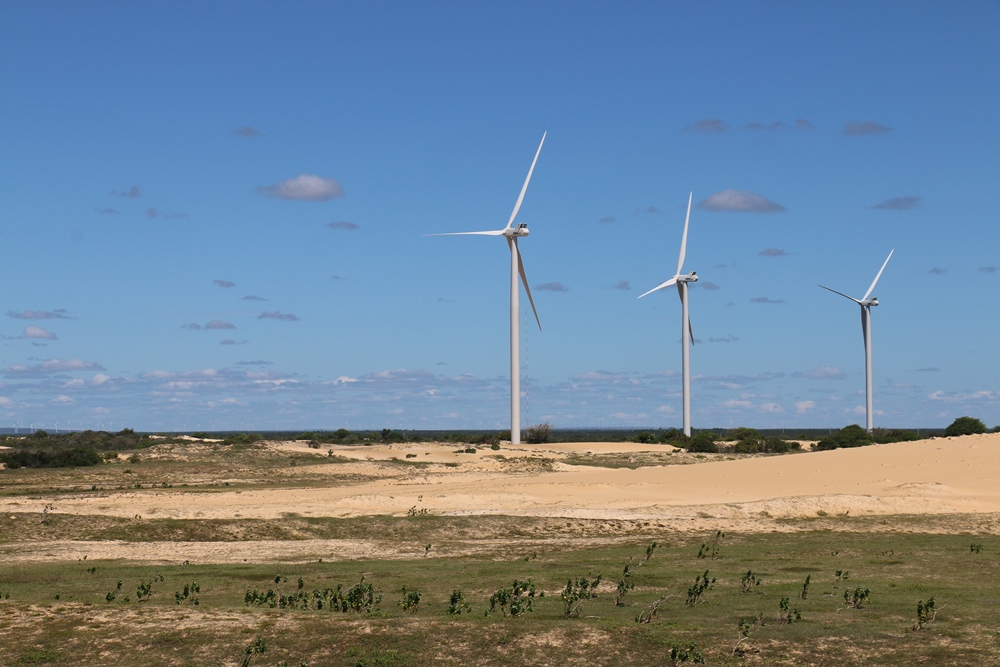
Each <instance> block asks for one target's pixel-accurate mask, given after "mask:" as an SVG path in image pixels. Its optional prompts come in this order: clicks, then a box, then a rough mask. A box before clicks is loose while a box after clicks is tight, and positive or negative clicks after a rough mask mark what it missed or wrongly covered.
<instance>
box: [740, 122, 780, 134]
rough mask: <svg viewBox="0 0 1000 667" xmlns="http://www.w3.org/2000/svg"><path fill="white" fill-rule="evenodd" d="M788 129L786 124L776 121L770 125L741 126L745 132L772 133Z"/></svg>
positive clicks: (750, 124)
mask: <svg viewBox="0 0 1000 667" xmlns="http://www.w3.org/2000/svg"><path fill="white" fill-rule="evenodd" d="M787 128H788V123H786V122H785V121H783V120H776V121H774V122H771V123H756V122H752V123H747V124H746V125H744V126H743V129H744V130H746V131H747V132H774V131H776V130H784V129H787Z"/></svg>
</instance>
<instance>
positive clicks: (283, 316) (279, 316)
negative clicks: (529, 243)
mask: <svg viewBox="0 0 1000 667" xmlns="http://www.w3.org/2000/svg"><path fill="white" fill-rule="evenodd" d="M257 319H258V320H285V321H286V322H297V321H298V320H299V317H298V316H297V315H292V314H291V313H282V312H279V311H277V310H275V311H273V312H270V313H261V314H260V315H258V316H257Z"/></svg>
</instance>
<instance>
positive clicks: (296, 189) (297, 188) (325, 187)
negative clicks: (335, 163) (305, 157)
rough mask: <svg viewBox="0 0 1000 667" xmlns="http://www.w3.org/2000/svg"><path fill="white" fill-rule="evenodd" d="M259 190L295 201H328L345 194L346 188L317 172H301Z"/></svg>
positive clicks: (262, 186)
mask: <svg viewBox="0 0 1000 667" xmlns="http://www.w3.org/2000/svg"><path fill="white" fill-rule="evenodd" d="M257 192H259V193H260V194H262V195H266V196H268V197H274V198H276V199H291V200H295V201H327V200H329V199H333V198H335V197H343V196H344V188H342V187H341V185H340V183H338V182H337V181H335V180H333V179H332V178H323V177H322V176H316V175H315V174H300V175H298V176H296V177H295V178H289V179H287V180H284V181H281V182H279V183H275V184H273V185H261V186H258V187H257Z"/></svg>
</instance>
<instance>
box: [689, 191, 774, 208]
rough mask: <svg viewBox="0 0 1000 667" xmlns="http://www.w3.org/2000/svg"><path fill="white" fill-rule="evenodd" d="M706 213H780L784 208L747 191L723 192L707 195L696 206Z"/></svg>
mask: <svg viewBox="0 0 1000 667" xmlns="http://www.w3.org/2000/svg"><path fill="white" fill-rule="evenodd" d="M698 206H699V208H703V209H705V210H706V211H735V212H738V213H781V212H782V211H785V210H786V209H785V207H784V206H782V205H781V204H779V203H777V202H773V201H771V200H770V199H767V198H765V197H762V196H761V195H758V194H756V193H753V192H749V191H747V190H723V191H722V192H716V193H714V194H711V195H709V196H708V197H707V198H706V199H705V201H703V202H701V203H700V204H698Z"/></svg>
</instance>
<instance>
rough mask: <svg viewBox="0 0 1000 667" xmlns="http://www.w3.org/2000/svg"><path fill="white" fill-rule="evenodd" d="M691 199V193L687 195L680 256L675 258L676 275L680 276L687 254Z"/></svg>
mask: <svg viewBox="0 0 1000 667" xmlns="http://www.w3.org/2000/svg"><path fill="white" fill-rule="evenodd" d="M693 197H694V193H693V192H692V193H690V194H688V212H687V217H686V218H684V236H682V237H681V254H680V256H679V257H678V258H677V275H681V269H682V268H684V255H685V254H687V245H688V223H689V222H690V221H691V199H692V198H693Z"/></svg>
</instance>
